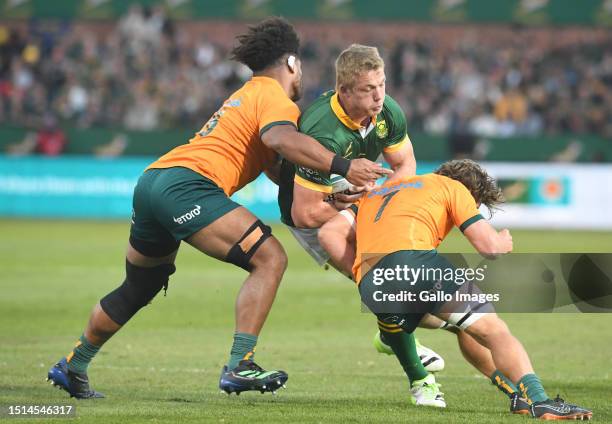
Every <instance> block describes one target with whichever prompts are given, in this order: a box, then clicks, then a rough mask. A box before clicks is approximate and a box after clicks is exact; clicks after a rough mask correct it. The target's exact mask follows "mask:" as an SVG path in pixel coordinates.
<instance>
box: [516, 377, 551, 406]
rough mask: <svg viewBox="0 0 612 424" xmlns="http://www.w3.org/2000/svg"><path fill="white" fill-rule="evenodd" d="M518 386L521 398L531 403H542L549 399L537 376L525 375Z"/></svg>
mask: <svg viewBox="0 0 612 424" xmlns="http://www.w3.org/2000/svg"><path fill="white" fill-rule="evenodd" d="M517 385H518V388H519V390H520V391H521V396H522V397H524V398H525V399H527V400H528V401H530V402H542V401H545V400H546V399H548V395H547V394H546V392H545V391H544V387H542V382H541V381H540V378H539V377H538V376H537V375H535V374H525V375H524V376H523V377H521V379H520V380H519V381H518V382H517Z"/></svg>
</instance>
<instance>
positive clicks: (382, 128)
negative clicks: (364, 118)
mask: <svg viewBox="0 0 612 424" xmlns="http://www.w3.org/2000/svg"><path fill="white" fill-rule="evenodd" d="M299 130H300V132H302V133H304V134H307V135H309V136H311V137H313V138H315V139H316V140H317V141H319V143H321V144H322V145H323V146H325V147H326V148H327V149H329V150H331V151H332V152H334V153H337V154H339V155H341V156H343V157H345V158H347V159H357V158H366V159H369V160H372V161H375V160H376V159H377V158H378V157H379V156H380V154H381V153H383V152H386V153H391V152H393V151H396V150H399V149H400V148H401V147H403V145H404V143H406V142H409V141H410V140H409V138H408V135H407V133H406V116H405V115H404V112H403V111H402V109H401V108H400V106H399V105H398V104H397V102H396V101H395V100H393V99H392V98H391V97H389V96H385V101H384V103H383V108H382V111H381V112H380V113H379V114H378V115H377V116H376V118H373V119H372V121H371V122H370V124H369V125H368V127H367V128H366V127H362V126H361V124H359V123H357V122H354V121H353V120H352V119H351V118H350V117H349V116H348V115H347V114H346V113H345V112H344V110H343V109H342V106H341V105H340V102H339V101H338V94H337V93H336V92H335V91H333V90H332V91H328V92H326V93H324V94H323V95H321V96H320V97H319V98H318V99H317V100H315V101H314V102H313V103H312V104H311V105H310V106H309V107H308V108H307V109H306V110H305V111H304V113H303V114H302V116H301V117H300V121H299ZM294 184H299V185H301V186H304V187H306V188H309V189H311V190H316V191H320V192H323V193H331V191H332V184H331V181H330V176H329V174H326V173H323V172H319V171H317V170H314V169H309V168H306V167H303V166H297V167H296V166H295V165H294V164H292V163H291V162H288V161H286V160H283V162H282V165H281V174H280V185H279V188H278V205H279V208H280V211H281V220H282V221H283V222H284V223H285V224H287V225H290V226H294V224H293V220H292V219H291V205H292V203H293V185H294Z"/></svg>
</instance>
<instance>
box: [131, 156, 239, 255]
mask: <svg viewBox="0 0 612 424" xmlns="http://www.w3.org/2000/svg"><path fill="white" fill-rule="evenodd" d="M239 206H240V205H239V204H238V203H236V202H233V201H232V200H231V199H230V198H229V197H227V195H226V194H225V192H224V191H223V190H222V189H221V188H220V187H219V186H218V185H217V184H215V183H214V182H213V181H211V180H209V179H208V178H206V177H204V176H202V175H200V174H198V173H197V172H194V171H192V170H190V169H187V168H182V167H174V168H165V169H149V170H147V171H145V172H144V174H142V176H141V177H140V179H139V180H138V184H136V188H135V189H134V198H133V210H132V226H131V228H130V242H131V244H132V246H134V248H135V249H136V250H138V251H139V252H140V253H142V254H143V255H145V256H157V257H160V256H165V255H168V254H170V253H172V252H173V251H175V250H176V249H177V248H178V246H179V244H180V241H181V240H184V239H186V238H188V237H189V236H191V235H193V234H194V233H196V232H197V231H199V230H201V229H202V228H204V227H206V226H207V225H209V224H211V223H212V222H214V221H215V220H217V219H218V218H220V217H222V216H223V215H225V214H226V213H228V212H230V211H231V210H233V209H236V208H237V207H239Z"/></svg>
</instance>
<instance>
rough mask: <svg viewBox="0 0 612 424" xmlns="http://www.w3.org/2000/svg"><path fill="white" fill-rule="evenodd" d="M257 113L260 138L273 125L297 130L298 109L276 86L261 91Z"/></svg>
mask: <svg viewBox="0 0 612 424" xmlns="http://www.w3.org/2000/svg"><path fill="white" fill-rule="evenodd" d="M257 112H258V114H257V115H258V116H257V122H258V125H259V136H260V137H261V135H262V134H263V133H265V132H266V131H267V130H269V129H270V128H272V127H273V126H275V125H293V126H294V127H295V128H296V129H297V121H298V118H299V117H300V109H299V108H298V106H297V105H296V104H295V103H294V102H293V101H291V99H289V97H287V95H286V94H285V92H284V91H283V89H282V88H281V87H280V86H278V85H277V86H274V87H269V88H268V89H267V90H262V93H261V95H260V99H259V104H258V105H257Z"/></svg>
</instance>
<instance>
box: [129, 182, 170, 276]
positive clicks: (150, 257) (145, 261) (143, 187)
mask: <svg viewBox="0 0 612 424" xmlns="http://www.w3.org/2000/svg"><path fill="white" fill-rule="evenodd" d="M160 172H161V170H150V171H147V172H145V173H144V174H143V175H142V176H141V177H140V178H139V180H138V183H137V184H136V187H135V188H134V196H133V198H132V225H131V227H130V240H129V243H128V248H127V252H126V258H127V260H128V261H129V262H130V263H131V264H133V265H136V266H141V267H154V266H157V265H162V264H172V263H174V260H175V258H176V254H177V252H178V247H179V245H180V241H177V240H176V239H175V238H174V236H173V235H172V234H171V233H170V232H169V231H168V230H167V229H166V228H165V227H164V226H163V225H162V224H161V223H160V222H159V221H158V219H157V217H156V213H155V210H154V208H153V207H152V205H151V201H150V199H151V196H152V195H154V188H155V182H156V180H157V178H158V175H159V174H160Z"/></svg>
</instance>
